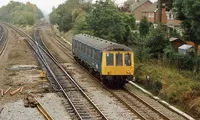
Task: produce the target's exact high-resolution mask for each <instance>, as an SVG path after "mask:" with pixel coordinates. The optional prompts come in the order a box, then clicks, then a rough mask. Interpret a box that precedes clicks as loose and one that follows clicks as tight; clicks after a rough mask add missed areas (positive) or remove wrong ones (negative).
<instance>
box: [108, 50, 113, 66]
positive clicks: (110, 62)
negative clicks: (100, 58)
mask: <svg viewBox="0 0 200 120" xmlns="http://www.w3.org/2000/svg"><path fill="white" fill-rule="evenodd" d="M106 65H107V66H113V65H114V55H113V53H107V54H106Z"/></svg>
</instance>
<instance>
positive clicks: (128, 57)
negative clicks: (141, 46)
mask: <svg viewBox="0 0 200 120" xmlns="http://www.w3.org/2000/svg"><path fill="white" fill-rule="evenodd" d="M124 61H125V65H126V66H131V54H130V53H126V54H125V57H124Z"/></svg>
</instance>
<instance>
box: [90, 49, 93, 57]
mask: <svg viewBox="0 0 200 120" xmlns="http://www.w3.org/2000/svg"><path fill="white" fill-rule="evenodd" d="M92 55H93V50H92V48H90V57H91V58H92Z"/></svg>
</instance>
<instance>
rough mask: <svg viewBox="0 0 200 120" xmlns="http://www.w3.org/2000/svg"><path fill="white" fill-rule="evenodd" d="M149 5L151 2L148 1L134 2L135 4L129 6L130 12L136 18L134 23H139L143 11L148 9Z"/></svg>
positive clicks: (137, 0)
mask: <svg viewBox="0 0 200 120" xmlns="http://www.w3.org/2000/svg"><path fill="white" fill-rule="evenodd" d="M151 4H152V2H151V1H150V0H135V3H134V4H132V5H131V6H130V11H131V13H133V14H134V16H135V18H136V23H139V22H140V20H141V19H142V16H143V15H142V12H143V10H144V9H145V8H147V7H149V6H150V5H151Z"/></svg>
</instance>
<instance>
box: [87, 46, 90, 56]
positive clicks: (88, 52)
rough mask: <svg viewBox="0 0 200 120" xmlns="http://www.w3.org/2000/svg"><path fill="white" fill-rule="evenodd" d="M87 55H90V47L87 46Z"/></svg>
mask: <svg viewBox="0 0 200 120" xmlns="http://www.w3.org/2000/svg"><path fill="white" fill-rule="evenodd" d="M87 55H88V56H89V55H90V47H87Z"/></svg>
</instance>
